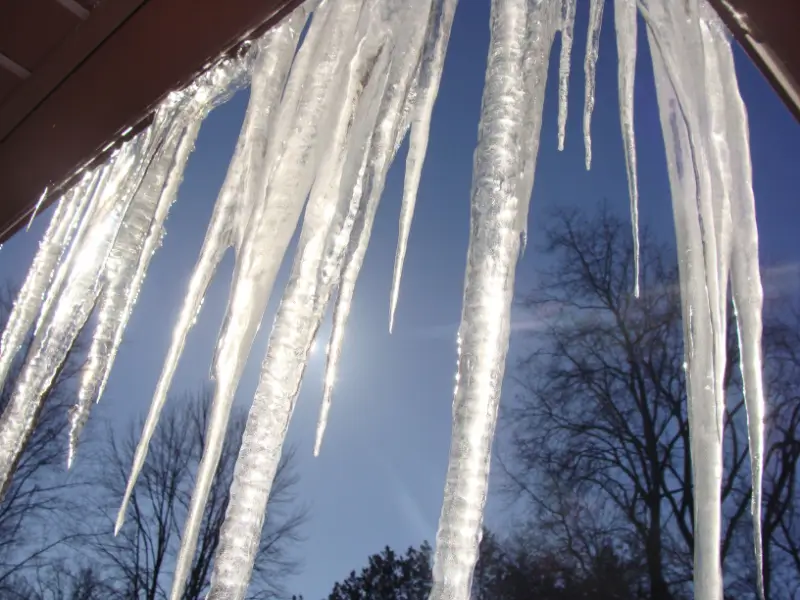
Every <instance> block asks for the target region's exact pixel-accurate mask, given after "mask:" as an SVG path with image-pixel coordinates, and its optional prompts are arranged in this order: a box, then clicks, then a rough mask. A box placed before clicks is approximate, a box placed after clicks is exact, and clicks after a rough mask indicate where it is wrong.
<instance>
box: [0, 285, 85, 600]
mask: <svg viewBox="0 0 800 600" xmlns="http://www.w3.org/2000/svg"><path fill="white" fill-rule="evenodd" d="M15 295H16V294H15V293H14V291H13V290H12V289H10V288H8V287H6V288H4V289H3V290H2V292H0V331H2V330H3V329H4V327H5V323H6V321H7V319H8V315H9V311H10V308H11V306H12V300H11V299H12V298H14V297H15ZM81 346H82V344H81V343H80V342H78V343H77V344H76V345H75V346H74V347H73V349H72V350H71V351H70V353H69V354H68V356H67V359H66V360H65V361H64V363H63V364H62V365H61V366H60V368H59V369H58V371H57V373H56V376H55V377H54V379H53V381H52V382H51V384H50V386H49V387H48V389H47V391H46V393H45V395H44V402H43V404H42V408H41V410H40V412H39V414H38V416H37V420H36V426H35V428H34V429H33V431H32V432H31V434H30V436H29V438H28V440H27V443H26V447H25V450H24V451H23V452H22V453H21V455H20V457H19V459H18V461H17V464H16V466H15V471H14V475H13V477H12V478H11V480H10V481H9V482H8V484H7V485H6V488H5V490H4V494H3V496H2V500H0V596H2V597H12V598H13V597H14V595H15V594H16V593H17V592H16V590H17V589H18V588H21V587H22V588H24V587H26V583H25V579H26V578H27V577H29V576H32V577H35V573H36V572H37V571H38V570H40V569H41V568H42V567H43V565H46V564H47V563H48V562H49V561H51V560H53V555H54V554H56V553H58V552H59V551H60V550H61V548H62V547H63V546H64V545H66V544H68V543H77V542H79V540H80V539H81V537H82V536H81V535H80V534H78V533H76V532H75V531H74V530H72V529H71V528H67V527H64V523H65V522H66V521H67V519H66V517H67V515H69V514H70V513H71V512H72V511H73V510H74V509H75V504H76V502H75V500H76V498H77V493H78V492H79V491H80V489H81V488H82V487H83V486H84V485H85V480H84V479H81V477H82V475H81V474H76V473H67V470H66V452H65V449H66V438H67V436H66V432H67V427H68V420H67V412H68V410H69V407H70V406H71V405H72V404H73V403H74V402H75V382H76V379H77V376H78V374H79V372H80V368H81V366H82V363H81V359H82V356H81ZM29 347H30V339H29V340H28V342H27V343H26V345H25V346H24V347H23V348H22V349H21V350H20V352H19V353H18V356H19V357H20V358H19V360H18V361H17V362H16V364H15V365H14V366H13V367H12V369H11V372H10V373H9V376H8V378H7V379H6V382H5V386H4V387H3V389H2V391H1V392H0V412H2V410H3V409H4V408H5V406H6V405H7V404H8V403H9V401H10V399H11V394H12V392H13V391H14V388H15V386H16V380H17V376H18V375H19V372H20V370H21V364H22V359H23V358H24V357H25V355H26V353H27V351H28V348H29Z"/></svg>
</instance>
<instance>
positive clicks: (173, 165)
mask: <svg viewBox="0 0 800 600" xmlns="http://www.w3.org/2000/svg"><path fill="white" fill-rule="evenodd" d="M200 123H201V120H200V119H194V120H192V121H191V123H190V124H189V125H188V126H184V125H183V123H180V124H178V125H176V127H177V128H178V131H177V132H173V133H171V134H168V136H167V140H166V142H165V144H164V147H163V148H162V151H161V152H160V153H159V154H160V156H159V157H158V158H157V159H156V160H155V161H154V163H153V165H152V166H151V168H150V170H149V171H148V173H147V175H146V176H145V180H144V181H143V183H142V187H141V189H140V190H139V194H137V198H135V199H134V203H133V205H132V206H131V209H130V211H129V214H128V215H126V218H125V223H124V227H123V230H122V231H121V232H120V236H119V237H118V238H117V242H116V244H115V247H114V249H113V250H112V253H111V256H110V257H109V264H108V267H107V277H108V282H107V283H106V288H105V290H104V291H103V296H102V301H101V303H100V306H99V309H98V315H97V319H98V323H97V330H96V332H95V334H94V337H93V339H92V345H91V347H90V349H89V357H88V363H87V365H86V368H85V369H84V372H83V377H82V379H81V387H80V389H79V391H78V402H77V403H76V404H75V406H73V407H72V410H71V411H70V431H69V448H68V454H67V466H68V467H70V466H71V465H72V461H73V459H74V456H75V453H76V451H77V446H78V440H79V439H80V435H81V431H82V430H83V427H84V425H85V423H86V419H87V418H88V416H89V410H90V408H91V405H92V402H93V401H95V402H99V401H100V398H101V397H102V395H103V390H104V389H105V385H106V382H107V381H108V377H109V375H110V373H111V368H112V366H113V364H114V359H115V358H116V355H117V351H118V350H119V346H120V344H121V342H122V336H123V334H124V332H125V327H126V325H127V323H128V319H129V318H130V315H131V312H132V311H133V307H134V305H135V303H136V300H137V298H138V295H139V289H140V287H141V284H142V281H143V280H144V277H145V275H146V273H147V267H148V266H149V264H150V259H151V258H152V256H153V254H154V252H155V250H156V247H157V245H158V244H159V243H160V241H161V238H162V235H163V231H164V230H163V225H164V220H165V219H166V216H167V212H168V211H169V208H170V206H171V205H172V203H173V201H174V200H175V196H176V194H177V191H178V185H179V184H180V181H181V179H182V178H183V169H184V167H185V166H186V162H187V160H188V158H189V154H190V152H191V150H192V148H193V147H194V141H195V138H196V137H197V133H198V131H199V130H200Z"/></svg>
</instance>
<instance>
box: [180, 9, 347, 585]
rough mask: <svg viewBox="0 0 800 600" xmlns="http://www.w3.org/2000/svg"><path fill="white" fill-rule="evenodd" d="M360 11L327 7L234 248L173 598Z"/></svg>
mask: <svg viewBox="0 0 800 600" xmlns="http://www.w3.org/2000/svg"><path fill="white" fill-rule="evenodd" d="M359 14H360V2H355V1H354V0H349V1H341V2H338V3H336V4H333V3H332V4H331V19H330V20H329V21H328V23H327V25H328V26H327V27H326V29H325V32H324V33H325V40H324V43H320V46H319V49H318V50H319V53H320V56H319V58H320V59H321V60H319V61H314V62H313V63H312V68H313V69H314V71H313V76H310V74H305V73H300V75H302V76H306V77H308V79H307V80H306V85H305V86H304V87H303V91H302V96H301V99H300V102H299V103H298V107H297V112H296V114H295V121H294V132H293V135H292V136H291V137H290V138H289V139H288V140H287V141H286V145H285V149H284V151H283V153H282V155H281V156H280V159H279V161H278V163H277V165H276V166H275V168H274V170H273V171H272V173H271V174H270V175H269V182H268V188H267V190H266V195H265V198H264V201H263V202H262V203H261V204H260V206H258V207H256V210H255V211H254V212H253V214H252V215H251V217H250V219H249V222H248V223H247V225H246V229H245V232H244V236H243V243H242V244H241V246H240V247H237V253H236V267H235V270H234V278H233V279H234V282H233V288H232V290H231V295H230V300H229V303H228V309H227V311H226V316H225V321H224V323H223V326H222V330H221V332H220V337H219V342H218V344H217V351H216V354H215V358H214V365H213V371H214V377H215V379H216V382H217V385H216V390H215V394H214V400H213V403H212V408H211V411H212V415H211V419H210V422H209V425H208V431H207V437H206V439H207V441H206V445H205V448H204V450H203V458H202V460H201V462H200V466H199V468H198V476H197V481H196V483H195V488H194V491H193V493H192V501H191V506H190V509H189V516H188V517H187V519H186V524H185V526H184V530H183V534H182V536H181V548H180V552H179V553H178V559H177V564H176V567H175V577H174V581H173V586H172V594H171V597H172V599H173V600H178V599H179V598H180V597H181V595H182V593H183V586H184V582H185V579H186V575H187V574H188V572H189V569H190V568H191V562H192V559H193V558H194V550H195V545H196V541H197V535H198V532H199V528H200V525H201V523H202V517H203V510H204V508H205V504H206V500H207V497H208V491H209V489H210V487H211V482H212V480H213V476H214V472H215V470H216V467H217V463H218V461H219V455H220V452H221V449H222V443H223V441H224V437H225V431H226V430H227V424H228V415H229V412H230V407H231V404H232V402H233V396H234V393H235V391H236V388H237V387H238V383H239V378H240V376H241V372H242V369H243V368H244V364H245V362H246V359H247V356H248V354H249V351H250V348H251V346H252V342H253V339H254V337H255V334H256V331H257V330H258V327H259V325H260V323H261V318H262V316H263V314H264V310H265V309H266V306H267V303H268V301H269V296H270V293H271V291H272V285H273V283H274V281H275V277H276V276H277V273H278V269H279V267H280V264H281V262H282V260H283V255H284V253H285V251H286V248H287V247H288V245H289V242H290V240H291V237H292V234H293V233H294V231H295V228H296V226H297V222H298V220H299V218H300V214H301V212H302V209H303V205H304V203H305V200H306V197H307V195H308V193H309V190H310V187H311V184H312V182H313V179H314V175H315V173H316V168H317V164H318V161H319V160H321V156H322V152H323V150H324V148H325V147H326V145H325V144H326V142H327V140H328V139H329V137H330V130H329V127H328V122H329V115H330V114H331V111H332V109H333V104H334V99H335V98H336V97H337V95H338V93H339V91H340V89H341V86H342V83H343V81H342V79H343V76H344V75H345V74H346V65H347V61H348V59H349V58H350V57H351V56H352V53H353V51H354V50H355V47H356V44H357V39H354V37H355V35H354V34H356V25H357V23H358V17H359ZM296 25H302V22H298V23H295V24H294V26H293V27H292V30H293V31H292V32H293V35H292V38H293V39H296V37H295V36H296V35H299V33H300V31H299V27H296ZM319 25H320V26H321V25H322V24H319ZM284 26H286V24H284ZM266 239H269V240H270V246H269V251H268V252H265V251H264V247H263V246H264V240H266Z"/></svg>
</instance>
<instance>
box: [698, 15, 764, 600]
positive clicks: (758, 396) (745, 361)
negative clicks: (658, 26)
mask: <svg viewBox="0 0 800 600" xmlns="http://www.w3.org/2000/svg"><path fill="white" fill-rule="evenodd" d="M703 9H704V10H705V16H706V18H707V19H709V21H711V26H710V28H707V29H706V30H705V31H704V33H707V34H709V35H708V38H707V39H708V42H709V45H710V46H712V47H713V49H714V50H715V51H716V53H717V62H716V69H715V74H716V75H717V76H718V77H719V85H720V89H719V92H718V95H719V99H720V100H722V101H723V102H724V104H725V106H724V120H722V122H720V123H719V131H718V132H715V133H719V134H720V137H719V138H717V139H724V143H722V144H719V145H720V146H722V148H723V149H724V150H725V152H726V159H727V161H728V164H727V165H723V166H726V167H727V168H726V169H725V170H724V171H723V172H724V174H725V175H726V176H727V178H728V179H727V183H728V185H729V188H728V190H729V193H730V209H731V221H732V229H733V231H732V237H733V239H734V240H735V243H734V244H733V247H732V255H731V291H732V295H733V304H734V309H735V313H736V322H737V327H738V336H739V353H740V361H741V362H740V368H741V373H742V381H743V384H744V399H745V406H746V408H747V427H748V437H749V450H750V471H751V475H752V485H753V498H752V515H753V541H754V545H755V558H756V582H757V585H758V592H759V596H760V597H761V598H764V587H763V582H764V576H763V556H762V547H761V539H762V537H761V499H762V487H761V484H762V482H761V480H762V471H763V460H764V458H763V455H764V413H765V403H764V383H763V376H762V358H761V355H762V352H761V333H762V323H761V311H762V307H763V302H764V295H763V290H762V287H761V272H760V268H759V262H758V229H757V226H756V213H755V198H754V196H753V180H752V164H751V161H750V134H749V128H748V117H747V109H746V108H745V105H744V102H743V100H742V96H741V94H740V93H739V84H738V82H737V80H736V70H735V67H734V62H733V53H732V50H731V46H730V42H729V41H728V39H727V37H726V35H725V33H723V32H722V31H721V25H720V24H719V22H718V21H716V15H714V14H713V13H711V9H710V7H708V6H707V5H704V6H703Z"/></svg>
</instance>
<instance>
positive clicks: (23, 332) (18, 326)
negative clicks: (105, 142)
mask: <svg viewBox="0 0 800 600" xmlns="http://www.w3.org/2000/svg"><path fill="white" fill-rule="evenodd" d="M98 177H99V173H98V172H95V173H92V174H86V175H85V176H84V177H83V179H82V181H81V182H80V183H79V184H78V185H77V186H76V187H75V188H73V189H72V190H70V191H68V192H67V193H66V194H65V195H64V197H63V198H62V199H61V200H60V201H59V202H58V205H57V206H56V209H55V210H54V211H53V216H52V217H51V220H50V225H49V226H48V228H47V231H46V232H45V234H44V237H43V238H42V241H41V242H39V250H38V251H37V253H36V256H35V257H34V259H33V264H32V265H31V267H30V269H29V270H28V275H27V277H26V278H25V283H23V285H22V288H21V289H20V291H19V294H18V296H17V298H16V300H15V301H14V307H13V308H12V309H11V312H10V314H9V315H8V320H7V322H6V328H5V329H4V330H3V337H2V341H1V342H0V389H2V388H3V386H4V385H5V381H6V376H7V375H8V371H9V369H10V368H11V364H12V363H13V361H14V358H15V356H16V355H17V352H19V350H20V348H21V347H22V345H23V343H24V341H25V337H26V336H27V335H28V332H29V331H30V329H31V327H32V326H33V324H34V321H35V320H36V315H37V313H38V312H39V310H40V307H41V303H42V298H43V297H44V295H45V292H46V290H47V287H48V285H49V283H50V281H51V280H52V278H53V271H54V270H55V268H56V265H57V264H58V262H59V261H60V260H61V257H62V256H63V254H64V251H65V248H66V247H67V246H68V245H69V243H70V241H71V239H72V235H73V233H74V232H75V228H76V227H77V224H78V220H79V219H80V217H81V216H82V215H83V209H84V208H85V204H86V200H87V199H88V198H89V197H90V196H91V190H92V189H93V188H94V185H96V184H97V179H98Z"/></svg>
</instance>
